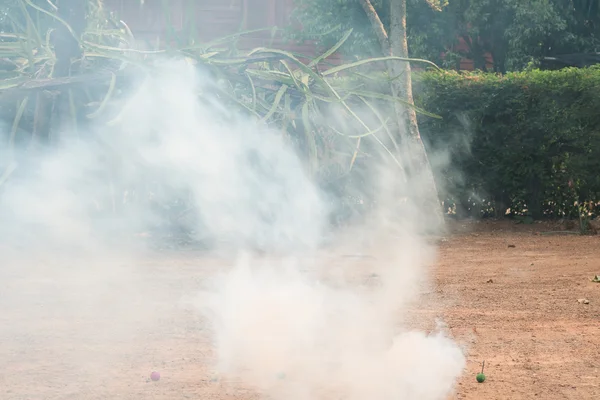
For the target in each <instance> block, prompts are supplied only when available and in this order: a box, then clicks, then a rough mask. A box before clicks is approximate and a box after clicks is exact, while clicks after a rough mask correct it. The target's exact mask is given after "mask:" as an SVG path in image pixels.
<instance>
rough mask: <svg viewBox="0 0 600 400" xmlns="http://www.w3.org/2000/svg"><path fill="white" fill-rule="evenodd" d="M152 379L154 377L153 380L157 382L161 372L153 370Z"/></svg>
mask: <svg viewBox="0 0 600 400" xmlns="http://www.w3.org/2000/svg"><path fill="white" fill-rule="evenodd" d="M150 379H152V380H153V381H155V382H156V381H157V380H159V379H160V373H159V372H156V371H153V372H152V373H151V374H150Z"/></svg>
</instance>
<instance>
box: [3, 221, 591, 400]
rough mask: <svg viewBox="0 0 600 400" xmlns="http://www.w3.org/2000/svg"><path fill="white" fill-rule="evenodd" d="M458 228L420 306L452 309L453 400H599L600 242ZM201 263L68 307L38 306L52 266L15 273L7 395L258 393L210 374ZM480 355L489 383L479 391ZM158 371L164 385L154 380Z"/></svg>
mask: <svg viewBox="0 0 600 400" xmlns="http://www.w3.org/2000/svg"><path fill="white" fill-rule="evenodd" d="M455 228H456V229H455V232H454V233H453V234H452V235H449V236H448V238H447V239H446V240H444V241H443V242H442V243H441V245H440V246H441V252H440V259H439V262H438V265H437V267H436V269H435V274H434V276H435V280H436V293H435V298H436V300H435V301H426V300H425V301H423V302H422V303H421V306H420V307H416V309H415V310H414V313H415V315H416V314H419V315H429V314H431V316H432V317H433V316H435V315H440V314H442V315H443V316H444V318H445V321H446V322H447V324H448V327H449V330H450V332H451V333H452V335H453V336H454V337H455V338H456V339H457V340H459V341H461V342H463V343H467V344H468V361H467V368H466V370H465V373H464V375H463V377H462V379H461V380H460V382H459V383H458V385H457V387H456V394H455V395H454V397H453V398H455V399H477V400H479V399H513V400H520V399H533V398H539V399H544V400H550V399H600V372H599V371H600V284H598V283H593V282H591V281H590V279H591V278H592V277H593V276H594V275H596V274H600V236H575V235H557V234H555V235H545V234H540V231H545V230H549V229H550V228H549V227H547V226H545V225H542V224H534V225H529V226H523V225H514V224H512V223H505V222H502V223H480V224H466V223H464V224H456V226H455ZM203 262H206V261H205V260H203V259H202V258H201V257H200V256H193V255H185V256H181V255H174V256H173V257H172V258H170V259H168V260H164V259H163V260H160V259H157V260H151V261H148V262H146V263H143V265H142V267H143V268H144V269H145V271H146V272H145V274H137V273H133V272H132V273H131V274H128V275H127V279H125V281H127V282H130V283H131V282H134V281H135V282H136V285H135V286H132V289H131V290H129V291H127V292H126V293H129V294H128V295H127V296H124V297H123V296H122V297H121V298H118V299H115V298H110V296H108V297H106V300H105V303H103V304H97V303H94V302H91V303H85V301H82V302H83V303H85V304H81V307H79V308H73V307H72V306H66V308H64V309H62V311H57V310H61V308H60V302H61V301H64V302H68V301H72V300H73V299H80V300H81V299H82V297H81V296H82V293H74V292H69V290H71V291H73V290H75V289H74V288H76V286H77V285H75V284H74V285H71V286H68V285H65V286H64V287H60V288H58V289H60V290H58V289H57V290H56V291H55V292H52V293H56V296H54V297H52V298H40V296H39V294H40V293H48V292H47V290H48V287H49V286H48V285H49V284H50V283H49V282H50V281H48V277H49V276H51V274H52V270H51V269H50V270H45V272H44V273H45V274H46V275H44V274H41V277H40V278H39V279H38V280H36V281H31V280H24V279H19V276H22V275H20V272H19V270H12V269H9V270H8V272H6V271H5V272H4V274H5V275H4V276H5V281H4V282H0V361H1V368H2V369H0V399H3V400H17V399H19V400H20V399H23V400H32V399H48V400H50V399H52V400H57V399H86V400H93V399H136V400H137V399H164V400H166V399H169V400H172V399H203V400H210V399H213V400H232V399H244V400H253V399H258V398H259V396H258V395H257V394H256V393H253V392H252V391H251V390H245V389H243V388H241V387H239V386H238V385H236V384H235V382H227V381H223V380H217V379H212V378H213V376H212V374H211V371H210V370H209V369H208V367H206V365H207V362H208V361H209V360H211V357H212V354H211V352H210V350H209V346H208V345H207V343H206V342H205V341H204V339H202V337H203V335H202V329H203V324H202V322H201V321H200V319H199V317H198V313H197V311H196V310H194V309H193V308H189V307H188V308H186V307H185V303H181V295H182V294H184V293H189V292H192V291H193V290H194V288H195V287H198V285H199V284H200V281H201V278H199V277H198V276H199V272H198V268H199V267H198V266H199V265H200V264H202V263H203ZM65 276H67V275H65ZM6 277H8V278H6ZM30 278H31V277H30ZM122 289H123V288H121V293H123V291H122ZM69 293H72V294H69ZM107 293H108V292H107ZM36 294H37V295H36ZM149 296H150V298H152V299H153V300H152V301H148V300H147V299H148V298H149ZM83 299H84V300H85V299H86V298H83ZM578 299H587V300H588V301H589V303H588V304H583V303H580V302H578ZM17 300H19V301H17ZM65 304H68V303H65ZM182 304H183V306H182ZM65 310H68V311H65ZM90 311H95V312H93V313H90ZM483 360H485V362H486V364H485V365H486V368H485V373H486V375H487V381H486V382H485V383H483V384H478V383H477V382H476V381H475V375H476V374H477V372H478V370H479V369H480V368H481V367H480V365H481V364H480V363H481V361H483ZM152 370H158V371H160V372H161V379H160V381H158V382H151V381H149V379H148V378H149V375H150V372H151V371H152ZM431 379H432V382H424V384H434V382H433V381H434V380H435V377H432V378H431ZM365 400H367V399H365ZM368 400H377V399H368ZM417 400H418V399H417Z"/></svg>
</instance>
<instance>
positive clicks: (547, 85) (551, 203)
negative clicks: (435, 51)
mask: <svg viewBox="0 0 600 400" xmlns="http://www.w3.org/2000/svg"><path fill="white" fill-rule="evenodd" d="M415 88H416V90H415V95H416V102H417V105H418V106H421V107H422V108H424V109H426V110H427V111H429V112H432V113H436V114H438V115H440V116H441V117H442V119H433V118H430V117H427V116H420V117H419V118H420V124H421V125H420V126H421V130H422V134H423V137H424V139H425V140H426V141H427V143H428V146H429V147H430V149H439V148H446V149H449V150H450V153H451V157H452V161H453V163H452V169H448V170H447V171H445V173H444V174H440V176H441V178H440V179H441V181H440V184H441V185H443V186H445V187H446V188H447V193H448V199H447V201H448V202H449V203H450V204H456V206H457V209H458V211H462V212H467V213H470V214H472V215H476V216H477V215H483V216H485V215H490V214H492V213H494V214H496V215H503V214H504V213H505V211H506V210H507V209H510V211H511V212H512V213H514V214H528V215H530V216H531V217H533V218H540V217H563V216H564V217H575V216H578V215H579V210H580V207H581V206H583V205H584V204H585V205H586V207H587V208H588V209H590V210H591V212H592V213H596V215H597V213H598V211H596V210H593V204H595V203H597V202H598V200H599V197H600V68H596V67H592V68H587V69H576V68H572V69H564V70H560V71H540V70H533V71H525V72H518V73H510V74H506V75H503V76H501V75H496V74H484V73H477V72H475V73H456V72H447V71H443V72H423V73H419V74H416V77H415Z"/></svg>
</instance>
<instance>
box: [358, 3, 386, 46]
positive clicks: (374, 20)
mask: <svg viewBox="0 0 600 400" xmlns="http://www.w3.org/2000/svg"><path fill="white" fill-rule="evenodd" d="M359 2H360V5H361V6H362V8H363V10H364V11H365V14H367V18H369V22H371V26H372V27H373V30H374V31H375V34H376V35H377V39H378V40H379V45H380V46H381V51H382V52H383V54H384V55H386V56H389V55H391V49H390V40H389V38H388V34H387V31H386V30H385V26H383V22H381V19H380V18H379V15H378V14H377V11H376V10H375V7H373V4H371V1H370V0H359Z"/></svg>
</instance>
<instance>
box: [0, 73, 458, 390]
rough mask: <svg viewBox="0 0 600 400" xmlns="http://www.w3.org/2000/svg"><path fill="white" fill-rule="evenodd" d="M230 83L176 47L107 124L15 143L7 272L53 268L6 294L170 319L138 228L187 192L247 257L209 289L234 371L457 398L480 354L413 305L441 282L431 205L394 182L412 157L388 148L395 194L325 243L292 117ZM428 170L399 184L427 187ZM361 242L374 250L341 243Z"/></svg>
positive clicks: (225, 366) (275, 385) (108, 314)
mask: <svg viewBox="0 0 600 400" xmlns="http://www.w3.org/2000/svg"><path fill="white" fill-rule="evenodd" d="M217 84H218V83H215V82H213V81H212V80H210V79H208V78H207V77H206V76H204V75H203V74H201V73H199V72H198V71H197V70H196V69H195V68H193V67H191V66H190V65H188V64H186V63H183V62H165V63H163V64H161V65H159V66H158V67H157V68H156V70H155V72H154V73H153V74H152V75H150V76H148V77H147V78H146V79H145V80H144V82H143V84H141V86H140V87H139V88H138V89H137V90H136V92H135V93H133V94H132V96H130V97H128V98H127V99H126V100H125V101H123V103H122V104H120V106H119V110H118V112H117V113H115V115H114V118H113V119H112V120H111V122H110V124H109V126H108V127H106V126H102V127H92V128H90V129H89V132H88V134H87V135H82V134H81V133H80V137H81V139H80V140H79V141H66V142H65V144H64V145H62V146H61V147H59V148H58V149H52V150H51V151H38V152H36V153H35V154H34V153H32V151H31V150H29V151H27V152H20V151H16V152H15V151H10V152H9V151H5V152H3V153H2V154H1V156H2V162H1V163H0V164H2V165H1V167H2V168H5V167H7V166H8V165H9V163H14V164H13V165H16V166H17V168H16V170H15V171H14V172H13V173H12V175H11V177H10V179H8V180H7V181H6V182H4V183H3V185H2V186H1V187H0V218H1V220H2V224H1V225H0V238H1V239H2V243H3V244H4V245H5V248H6V251H5V252H3V253H4V254H5V255H6V257H3V258H4V260H3V265H2V270H1V271H0V277H1V278H2V279H3V280H4V281H5V282H12V283H16V282H21V284H23V285H26V284H27V282H28V281H30V282H34V281H35V280H36V279H37V280H38V283H37V284H34V283H32V284H33V285H34V286H35V285H37V286H35V287H37V293H36V294H33V297H27V296H26V295H25V294H23V293H21V292H18V291H17V290H14V291H8V292H6V293H5V295H4V296H3V297H0V310H1V309H2V308H4V309H8V308H11V307H14V305H15V304H17V303H18V304H19V307H20V309H21V310H22V312H23V313H26V314H27V313H29V312H30V311H31V310H32V309H33V308H31V307H33V306H32V305H31V304H30V303H23V301H24V299H29V300H31V299H32V298H42V297H47V296H54V297H53V298H54V299H56V298H60V299H61V301H58V300H56V301H53V302H52V303H50V305H49V306H48V307H50V308H51V309H52V310H54V311H55V312H57V313H60V314H61V315H63V316H66V318H67V320H72V321H74V319H69V318H71V317H72V316H73V315H76V316H78V317H82V318H83V317H86V318H88V319H90V320H94V318H100V317H99V316H98V315H100V316H101V317H102V318H103V321H112V322H111V325H113V326H119V329H117V330H116V332H117V333H115V332H113V335H117V334H118V338H117V337H115V336H110V337H109V334H108V333H104V334H100V333H99V332H98V331H93V330H91V329H89V328H85V329H84V328H82V327H81V326H78V327H75V326H74V327H73V330H74V331H75V332H76V333H78V334H80V335H81V337H84V336H86V335H92V336H93V337H94V338H96V339H97V340H99V341H102V340H109V339H111V340H112V339H114V340H117V339H119V340H122V339H123V337H129V336H127V335H131V334H132V332H134V331H135V330H136V329H140V327H143V326H145V325H144V324H146V325H148V326H150V325H151V324H152V323H154V322H155V317H153V316H152V314H151V313H150V312H149V311H146V312H144V311H140V309H139V305H140V303H143V302H144V299H145V298H146V296H150V294H151V293H152V289H151V288H149V287H145V286H143V284H142V283H140V282H142V281H144V280H142V279H140V277H141V276H142V273H141V272H140V271H139V270H138V269H136V268H135V267H133V266H132V265H133V264H132V263H133V261H132V260H135V259H136V258H137V257H140V255H141V254H143V252H144V251H145V250H143V249H142V248H140V247H138V246H136V244H137V243H138V242H139V240H138V239H136V236H135V235H136V234H138V233H140V232H142V231H145V230H148V229H149V227H157V226H160V225H161V224H165V223H166V222H165V221H166V220H165V216H164V213H163V212H162V211H161V207H162V205H164V204H165V203H167V202H169V201H171V200H172V199H174V198H177V199H178V201H179V202H180V203H181V204H183V205H182V206H181V207H182V209H181V215H182V219H183V220H185V221H186V229H188V231H187V233H189V234H192V235H195V239H197V240H200V241H204V242H207V243H209V245H210V246H211V247H212V248H214V249H217V250H223V252H222V253H219V254H221V255H223V254H226V255H234V256H236V257H234V258H235V260H236V261H235V262H234V263H233V266H232V267H228V268H224V269H222V270H221V271H219V273H217V274H216V275H214V276H212V277H209V278H210V279H206V280H205V281H204V282H203V287H202V288H197V290H198V291H199V292H200V294H199V295H198V296H197V300H196V301H195V305H196V306H197V307H198V310H199V312H200V313H202V315H203V316H204V317H205V319H206V324H207V326H209V327H210V339H211V343H212V344H213V345H214V350H215V351H216V355H217V361H218V362H217V365H215V368H217V369H218V371H219V373H220V374H221V375H222V376H228V377H232V378H239V379H240V380H241V383H242V384H243V385H247V386H249V387H252V388H256V389H257V390H259V391H261V392H262V393H264V395H265V396H267V397H268V398H275V399H286V400H313V399H315V400H316V399H330V398H343V399H348V400H366V399H378V400H386V399H390V400H391V399H399V398H403V399H420V400H429V399H431V400H435V399H444V398H445V397H446V396H447V395H448V394H449V393H451V391H452V388H453V385H454V382H455V380H456V379H457V378H458V376H460V374H461V373H462V369H463V367H464V364H465V359H464V355H463V353H462V351H461V349H460V348H459V347H458V346H457V344H456V343H454V342H453V341H452V340H450V339H449V338H447V337H446V336H445V335H444V332H441V331H440V332H437V333H434V334H431V335H426V334H425V333H422V332H419V331H415V330H412V329H411V327H410V326H409V325H408V324H407V323H405V321H404V320H403V315H404V310H407V309H408V308H410V307H414V306H415V301H417V300H418V295H419V292H420V291H421V290H422V289H423V287H424V285H426V284H427V281H428V269H427V268H428V267H429V266H430V265H431V264H432V263H433V262H435V247H433V246H431V245H430V244H428V243H427V241H426V240H425V239H424V238H422V237H421V236H420V235H419V234H418V233H419V232H420V231H421V229H420V228H421V227H420V223H421V222H422V221H423V220H426V217H427V216H428V214H429V212H428V211H427V210H422V209H421V208H420V207H419V205H417V204H412V203H411V202H410V201H408V200H406V199H399V198H396V197H395V196H394V195H393V194H392V195H388V196H387V197H386V193H384V191H385V188H388V187H394V188H395V189H394V190H398V188H397V184H394V185H391V184H390V183H391V182H395V181H397V179H395V174H396V173H395V172H394V171H396V170H395V169H394V168H397V167H396V166H395V165H393V163H392V164H391V165H387V164H386V163H382V165H381V166H380V168H379V169H378V173H377V174H376V175H374V176H375V178H373V179H377V180H378V182H377V183H378V187H380V188H381V191H382V196H381V201H380V202H379V203H378V204H379V208H378V209H377V210H375V211H374V213H373V215H371V216H370V219H369V221H370V222H369V223H365V224H363V225H361V226H358V227H354V228H353V229H352V230H351V231H350V230H349V231H348V232H345V235H343V238H344V239H343V240H342V239H341V238H342V235H340V239H339V240H338V241H337V242H336V244H335V245H330V246H329V247H328V249H327V250H326V251H324V250H323V248H322V244H323V243H324V238H325V237H326V236H327V235H328V234H329V233H330V232H329V231H328V213H329V212H330V211H331V210H330V209H329V206H328V203H327V202H326V201H325V200H324V196H323V194H322V193H321V192H320V190H319V189H318V188H317V187H316V186H315V184H314V183H313V182H312V180H311V179H309V177H308V175H307V173H306V171H305V169H304V167H303V165H304V164H303V163H302V162H301V161H300V159H299V157H298V155H297V154H296V152H295V150H294V149H293V148H292V147H291V146H290V145H289V144H288V143H287V141H286V138H285V136H284V135H283V134H282V133H280V132H277V131H274V130H270V129H268V128H266V127H264V126H261V125H259V124H258V123H256V122H253V121H250V120H249V119H247V118H245V117H242V116H241V115H240V114H237V113H236V112H235V111H234V110H232V109H229V108H227V107H225V106H224V105H223V103H222V102H220V100H219V98H218V96H216V95H211V93H216V92H217V91H216V90H215V85H217ZM199 93H202V94H203V96H201V98H203V100H202V101H201V100H199V96H198V94H199ZM420 181H421V180H420V179H419V177H418V176H415V177H413V178H412V179H409V180H408V183H406V184H405V187H403V188H401V189H402V190H403V191H404V192H410V191H420V190H422V189H423V188H422V186H423V185H422V184H421V183H420ZM394 193H396V192H394ZM392 205H393V206H392ZM392 208H393V209H392ZM171 214H172V210H171ZM167 219H168V218H167ZM171 222H172V221H171ZM255 249H263V250H265V249H266V250H268V251H269V254H270V255H272V256H269V257H266V256H265V257H258V256H256V255H255V253H254V252H253V250H255ZM348 252H351V253H358V252H362V253H367V254H370V255H371V256H372V259H369V260H362V259H361V260H358V261H357V260H355V259H350V258H341V257H338V256H337V255H340V254H343V253H348ZM253 254H254V255H253ZM201 263H202V261H199V264H201ZM31 265H36V266H35V267H31ZM198 268H199V269H200V268H201V265H199V266H198ZM173 274H177V271H176V270H174V271H173ZM40 277H44V278H43V279H47V281H45V283H40V282H39V279H42V278H40ZM367 277H374V279H373V280H372V281H368V282H367V280H366V278H367ZM146 281H147V279H146ZM65 288H69V289H70V291H68V292H62V290H64V289H65ZM61 293H63V294H61ZM190 295H191V293H190V292H182V293H180V296H181V297H182V298H183V297H186V296H190ZM36 296H37V297H36ZM152 296H153V298H155V299H156V298H171V297H170V296H167V295H165V296H161V295H160V293H152ZM105 301H109V302H111V304H112V305H113V307H110V308H106V303H105ZM108 310H113V311H108ZM94 313H95V314H94ZM98 313H99V314H98ZM91 314H94V315H91ZM132 314H135V315H136V318H135V322H132V321H131V319H130V316H131V315H132ZM30 315H31V318H37V317H36V316H35V315H34V314H33V313H32V314H30ZM73 318H75V317H73ZM34 325H35V324H29V325H28V324H24V325H22V327H21V328H19V327H20V325H18V324H15V325H14V326H12V328H11V329H10V330H6V328H4V331H3V330H2V328H0V333H3V334H4V335H5V336H6V335H9V336H10V335H13V336H12V337H14V335H18V334H19V333H23V332H19V329H28V328H26V327H27V326H29V327H31V326H34ZM134 326H135V329H134ZM201 334H203V333H201V332H198V335H201ZM75 358H77V357H75ZM77 362H78V360H77V359H74V360H73V363H74V365H77ZM432 376H434V377H435V379H431V377H432ZM199 379H200V377H199Z"/></svg>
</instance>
